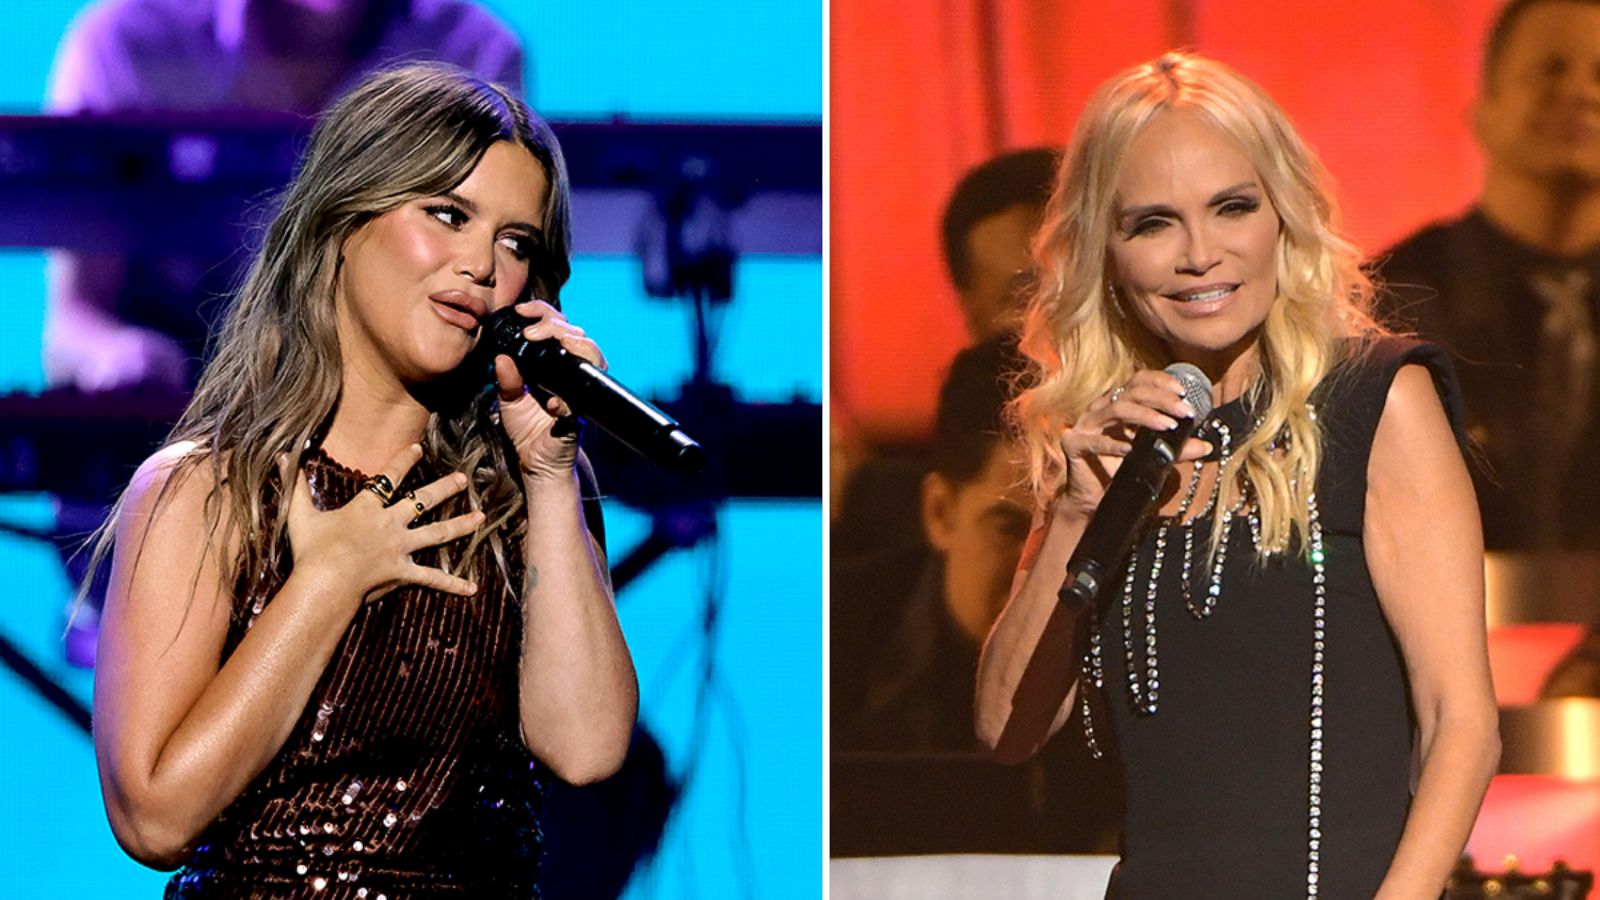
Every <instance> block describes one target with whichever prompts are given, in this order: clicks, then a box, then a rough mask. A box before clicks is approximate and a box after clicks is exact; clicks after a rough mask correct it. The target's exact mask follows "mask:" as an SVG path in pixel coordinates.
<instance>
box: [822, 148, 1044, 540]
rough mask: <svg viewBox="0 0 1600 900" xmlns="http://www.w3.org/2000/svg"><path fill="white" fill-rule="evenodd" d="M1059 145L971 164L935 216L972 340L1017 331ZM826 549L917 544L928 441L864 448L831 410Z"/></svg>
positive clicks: (857, 437)
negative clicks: (1032, 243) (831, 485)
mask: <svg viewBox="0 0 1600 900" xmlns="http://www.w3.org/2000/svg"><path fill="white" fill-rule="evenodd" d="M1059 159H1060V154H1059V152H1058V151H1057V150H1055V149H1053V148H1049V147H1032V148H1028V149H1025V150H1013V151H1009V152H1006V153H1002V154H1001V155H999V156H996V157H994V158H993V159H990V160H987V161H985V162H983V163H980V164H979V165H977V166H975V167H973V168H972V169H970V170H968V171H967V172H966V173H965V174H964V175H962V177H961V180H960V181H959V182H958V183H957V184H956V188H955V191H954V192H953V193H952V194H951V195H950V201H949V203H948V204H947V205H946V206H945V212H944V218H943V221H942V222H941V223H940V235H941V245H942V246H943V248H944V260H945V267H946V269H947V270H948V271H949V273H950V282H951V284H952V285H953V286H954V287H955V290H956V301H957V303H958V304H959V305H960V307H961V314H962V318H963V319H964V320H965V322H966V325H967V333H968V334H969V335H970V337H971V338H972V340H973V341H974V342H977V341H983V340H987V339H990V338H995V337H997V336H999V335H1003V334H1006V333H1009V332H1014V331H1015V330H1016V329H1017V326H1018V325H1019V324H1020V323H1021V318H1022V305H1021V300H1020V294H1019V287H1020V286H1022V284H1023V283H1025V281H1026V277H1027V272H1028V271H1029V269H1030V263H1029V261H1028V242H1029V240H1030V239H1031V238H1032V236H1033V230H1034V229H1035V228H1036V227H1038V224H1039V220H1040V218H1041V217H1042V215H1043V212H1044V203H1045V200H1046V199H1047V198H1048V197H1049V195H1050V186H1051V181H1052V179H1053V178H1054V177H1055V167H1056V163H1057V162H1058V161H1059ZM834 426H835V428H834V432H833V435H832V441H833V447H834V449H835V453H834V456H833V462H834V467H833V472H834V478H835V480H836V482H837V483H839V486H838V488H837V489H836V491H837V494H838V497H837V502H836V503H835V504H834V507H833V514H834V515H833V528H832V530H831V533H830V538H829V540H830V547H831V553H832V555H833V558H834V559H842V558H849V557H852V556H856V555H860V554H862V553H872V552H877V551H881V550H884V549H887V548H892V547H896V546H905V545H908V544H914V543H918V542H920V541H921V539H922V538H921V528H920V527H919V526H918V524H917V520H916V516H914V515H913V514H912V513H913V510H915V509H916V507H917V501H916V499H915V498H916V497H917V496H918V494H919V493H920V491H921V485H922V482H923V476H924V475H925V474H927V472H928V461H927V457H926V453H925V448H922V447H899V448H895V447H877V448H872V447H867V446H865V445H864V443H863V442H861V441H860V440H859V436H857V435H855V434H852V433H850V431H849V429H848V426H847V425H844V424H842V420H840V419H838V417H837V416H836V421H835V422H834Z"/></svg>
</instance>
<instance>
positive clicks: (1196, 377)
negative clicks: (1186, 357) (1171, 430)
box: [1167, 362, 1211, 422]
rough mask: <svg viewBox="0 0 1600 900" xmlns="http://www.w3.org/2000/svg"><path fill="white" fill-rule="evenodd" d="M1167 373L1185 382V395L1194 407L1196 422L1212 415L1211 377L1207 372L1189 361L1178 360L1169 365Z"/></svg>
mask: <svg viewBox="0 0 1600 900" xmlns="http://www.w3.org/2000/svg"><path fill="white" fill-rule="evenodd" d="M1167 374H1169V375H1172V376H1173V377H1175V378H1177V379H1178V380H1179V381H1181V382H1183V397H1184V399H1185V400H1188V401H1189V405H1190V406H1192V407H1194V412H1195V416H1194V420H1195V421H1196V422H1201V421H1204V420H1205V417H1206V416H1209V415H1211V379H1209V378H1207V377H1206V373H1204V372H1202V371H1200V369H1199V368H1198V367H1196V366H1192V365H1190V364H1189V363H1185V362H1178V363H1173V364H1172V365H1170V366H1167Z"/></svg>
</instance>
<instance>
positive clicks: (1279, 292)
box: [976, 53, 1498, 900]
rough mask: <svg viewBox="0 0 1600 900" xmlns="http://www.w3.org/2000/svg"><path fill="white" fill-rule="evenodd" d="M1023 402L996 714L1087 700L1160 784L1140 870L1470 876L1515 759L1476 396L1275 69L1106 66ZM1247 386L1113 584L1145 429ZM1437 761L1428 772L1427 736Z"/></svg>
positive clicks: (1098, 736) (1036, 326)
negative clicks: (1289, 101)
mask: <svg viewBox="0 0 1600 900" xmlns="http://www.w3.org/2000/svg"><path fill="white" fill-rule="evenodd" d="M1034 256H1035V261H1036V264H1037V266H1038V269H1039V273H1040V277H1039V284H1038V287H1037V289H1036V290H1035V292H1034V294H1033V296H1032V298H1031V302H1030V304H1029V308H1028V312H1027V318H1026V325H1025V329H1024V336H1023V349H1024V352H1025V353H1026V354H1027V356H1028V357H1029V359H1030V361H1031V366H1030V371H1029V374H1028V377H1027V379H1026V382H1027V384H1026V390H1025V391H1024V392H1023V393H1022V394H1021V395H1020V396H1019V397H1018V399H1017V400H1016V402H1015V404H1014V407H1013V412H1014V414H1015V415H1014V419H1015V422H1016V424H1017V426H1018V428H1019V430H1020V432H1021V434H1022V437H1023V438H1024V440H1025V441H1026V444H1027V446H1028V449H1029V456H1030V460H1029V461H1030V464H1031V472H1032V486H1033V491H1034V495H1035V498H1036V502H1037V506H1036V513H1035V517H1034V527H1033V532H1032V535H1031V537H1030V539H1029V541H1028V544H1027V548H1026V550H1025V551H1024V553H1023V558H1022V561H1021V563H1020V565H1019V568H1018V571H1017V575H1016V579H1015V581H1014V584H1013V588H1012V596H1011V599H1010V602H1009V604H1008V605H1007V607H1006V609H1005V611H1004V613H1002V614H1001V616H1000V618H999V619H998V621H997V622H996V624H995V626H994V628H993V630H992V632H991V633H990V635H989V638H988V640H987V642H986V644H985V647H984V651H983V655H982V659H981V661H980V664H979V669H978V692H977V711H976V712H977V728H978V732H979V736H980V737H981V738H982V739H983V740H984V741H985V743H987V744H988V745H989V746H990V747H992V748H994V749H995V752H996V753H997V755H999V756H1000V757H1001V758H1004V759H1019V758H1022V757H1025V756H1027V755H1029V754H1031V753H1032V752H1034V751H1035V750H1036V749H1038V747H1039V746H1040V745H1041V744H1042V743H1043V742H1044V741H1045V740H1046V739H1048V738H1049V737H1050V735H1052V734H1054V733H1055V732H1056V731H1057V730H1058V729H1059V728H1061V727H1062V725H1063V724H1064V723H1065V722H1066V721H1067V720H1068V718H1069V717H1071V716H1072V715H1073V713H1074V712H1076V713H1077V714H1078V717H1080V718H1081V731H1082V732H1083V733H1082V734H1081V735H1076V736H1073V737H1072V738H1071V739H1077V740H1088V741H1089V742H1090V745H1091V747H1092V748H1093V749H1095V750H1096V752H1107V753H1114V754H1115V755H1116V756H1117V757H1118V759H1119V761H1120V763H1121V765H1122V767H1123V771H1124V775H1125V777H1126V782H1127V804H1126V805H1127V813H1126V820H1125V827H1124V834H1123V858H1122V862H1121V864H1120V866H1119V873H1118V876H1117V878H1116V879H1114V882H1113V886H1112V891H1113V895H1114V896H1120V897H1127V898H1166V897H1174V896H1203V897H1223V896H1226V897H1235V898H1246V897H1249V898H1255V897H1260V898H1283V897H1293V896H1304V897H1323V898H1338V900H1347V898H1348V900H1353V898H1363V900H1366V898H1371V897H1374V896H1376V897H1381V898H1385V900H1390V898H1425V897H1426V898H1436V897H1438V896H1439V895H1440V892H1441V890H1442V889H1443V886H1444V884H1445V880H1446V878H1447V877H1448V873H1449V871H1450V868H1451V866H1452V865H1453V864H1454V862H1455V860H1456V858H1457V856H1458V855H1459V853H1460V851H1461V848H1462V846H1463V845H1464V844H1465V842H1466V839H1467V835H1468V833H1469V831H1470V829H1471V827H1472V823H1473V819H1474V817H1475V815H1476V812H1477V809H1478V805H1479V803H1480V802H1481V800H1482V797H1483V793H1484V791H1485V789H1486V787H1487V784H1488V780H1489V777H1490V775H1491V774H1492V773H1493V771H1494V767H1495V761H1496V759H1497V758H1498V739H1497V736H1496V713H1495V704H1494V697H1493V693H1492V690H1491V687H1490V682H1489V669H1488V660H1487V650H1486V637H1485V625H1484V612H1483V570H1482V537H1481V534H1480V527H1479V523H1478V517H1477V508H1476V505H1475V503H1474V500H1473V494H1472V486H1471V481H1470V479H1469V477H1468V473H1467V469H1466V465H1465V463H1464V460H1463V454H1462V452H1461V449H1460V446H1461V445H1460V442H1459V430H1458V423H1459V421H1460V419H1459V409H1458V407H1459V394H1458V390H1457V388H1456V384H1455V380H1454V375H1453V373H1452V371H1451V369H1450V366H1449V363H1448V361H1447V360H1446V359H1445V358H1444V356H1443V353H1442V351H1440V350H1439V349H1438V348H1436V347H1432V346H1429V345H1425V344H1419V343H1416V342H1413V341H1407V340H1402V339H1400V338H1396V337H1393V336H1390V335H1388V334H1386V333H1385V332H1384V331H1383V329H1381V328H1380V327H1379V326H1378V325H1376V324H1375V323H1374V322H1373V320H1372V318H1371V317H1370V316H1369V314H1368V310H1369V309H1370V304H1371V297H1372V288H1371V285H1370V284H1369V283H1368V282H1367V280H1366V279H1365V278H1364V277H1363V275H1362V273H1361V269H1360V267H1359V260H1358V257H1357V254H1356V252H1355V250H1354V248H1353V247H1352V246H1351V245H1349V244H1348V243H1347V242H1346V241H1344V240H1343V239H1342V238H1341V237H1340V236H1339V233H1338V231H1337V216H1336V209H1335V205H1334V202H1333V199H1332V193H1331V190H1330V187H1329V185H1328V183H1327V180H1326V176H1325V174H1324V173H1323V170H1322V168H1321V166H1320V165H1319V163H1318V162H1317V160H1316V158H1315V156H1314V155H1313V154H1312V152H1311V151H1310V149H1309V148H1308V147H1307V146H1306V145H1305V144H1304V143H1303V142H1302V141H1301V139H1300V138H1299V136H1298V135H1297V134H1296V133H1295V131H1294V129H1293V127H1292V125H1291V124H1290V123H1289V121H1288V119H1287V117H1286V116H1285V115H1284V114H1283V112H1282V111H1281V110H1280V109H1279V108H1278V107H1277V106H1276V105H1275V104H1274V103H1273V101H1272V100H1271V99H1270V98H1269V97H1267V95H1266V94H1265V93H1264V92H1262V91H1261V90H1260V88H1258V87H1256V86H1255V85H1253V84H1252V83H1250V82H1249V81H1247V80H1246V79H1244V78H1243V77H1241V76H1240V75H1238V74H1237V73H1235V72H1233V71H1232V70H1231V69H1229V68H1227V67H1226V66H1223V65H1220V64H1218V63H1216V62H1212V61H1209V60H1206V59H1203V58H1200V57H1197V56H1193V55H1187V54H1179V53H1173V54H1168V55H1166V56H1163V57H1161V58H1160V59H1158V60H1156V61H1154V62H1152V63H1149V64H1147V65H1142V66H1138V67H1136V68H1134V69H1131V70H1129V71H1127V72H1125V73H1123V74H1122V75H1119V76H1118V77H1116V78H1114V79H1112V80H1111V81H1110V82H1108V83H1107V84H1105V85H1104V86H1102V87H1101V88H1100V90H1099V92H1098V93H1097V94H1096V95H1095V97H1094V98H1093V99H1092V100H1091V102H1090V104H1089V106H1088V108H1087V109H1086V110H1085V112H1084V114H1083V116H1082V118H1081V120H1080V121H1079V123H1078V126H1077V130H1076V133H1075V135H1074V138H1073V141H1072V145H1071V148H1070V150H1069V152H1068V155H1067V157H1066V159H1065V160H1064V161H1063V164H1062V168H1061V171H1060V174H1059V176H1058V179H1057V184H1056V187H1055V190H1054V194H1053V196H1052V197H1051V199H1050V203H1049V206H1048V207H1047V212H1046V218H1045V222H1044V224H1043V226H1042V228H1041V230H1040V232H1039V234H1038V235H1037V237H1036V241H1035V253H1034ZM1180 361H1181V362H1186V363H1190V364H1192V365H1194V366H1197V367H1198V368H1199V369H1201V370H1202V371H1203V372H1205V374H1206V375H1207V376H1208V377H1209V379H1210V381H1211V383H1212V385H1213V388H1212V390H1213V397H1212V399H1213V401H1214V404H1215V409H1214V410H1213V411H1212V413H1211V414H1210V416H1209V417H1206V418H1205V419H1204V421H1203V423H1202V425H1201V426H1200V429H1199V430H1198V431H1197V432H1196V437H1194V438H1191V439H1190V440H1189V441H1188V442H1187V443H1186V444H1185V445H1184V446H1183V447H1182V452H1181V453H1180V455H1179V458H1178V462H1177V464H1176V465H1175V466H1174V467H1173V472H1172V474H1171V476H1170V477H1169V479H1168V483H1167V485H1166V489H1165V492H1164V494H1163V495H1162V497H1161V498H1160V500H1159V501H1158V502H1159V503H1160V509H1159V510H1158V511H1157V513H1156V514H1155V515H1154V516H1153V517H1152V518H1151V520H1150V521H1148V522H1147V523H1146V527H1145V529H1144V530H1143V532H1142V533H1141V536H1140V537H1139V538H1138V539H1137V540H1136V542H1135V544H1134V548H1133V550H1132V551H1131V552H1130V553H1129V555H1128V557H1127V560H1126V562H1125V564H1124V566H1123V568H1122V569H1121V570H1119V571H1118V572H1117V573H1116V577H1115V578H1113V579H1112V583H1111V585H1110V589H1109V590H1107V591H1105V592H1104V593H1103V594H1102V596H1101V600H1100V602H1098V603H1096V604H1092V605H1090V608H1084V609H1076V608H1072V607H1071V606H1069V605H1068V604H1067V603H1065V602H1063V601H1060V600H1058V591H1059V590H1060V588H1061V586H1062V583H1063V580H1064V577H1065V571H1066V563H1067V560H1068V559H1069V557H1070V556H1071V555H1072V552H1073V549H1074V547H1075V546H1076V544H1077V543H1078V541H1079V539H1080V537H1081V536H1082V535H1083V534H1084V530H1085V526H1086V524H1087V522H1088V521H1089V519H1090V517H1091V516H1092V515H1093V513H1094V512H1095V509H1096V507H1097V506H1098V504H1099V502H1100V500H1101V497H1102V494H1103V492H1104V489H1105V486H1106V485H1107V483H1108V482H1109V480H1110V478H1111V476H1112V474H1113V473H1114V472H1115V471H1116V468H1117V465H1118V462H1119V460H1120V458H1121V457H1122V456H1124V455H1125V454H1126V453H1127V452H1128V450H1129V447H1130V439H1131V436H1132V434H1133V432H1134V431H1135V430H1136V429H1138V428H1141V427H1142V428H1151V429H1156V430H1166V429H1169V428H1172V427H1173V426H1175V425H1176V424H1177V422H1178V420H1181V419H1183V418H1185V417H1192V416H1195V415H1196V410H1195V409H1194V408H1193V407H1192V406H1191V404H1190V403H1189V402H1188V401H1187V400H1186V399H1185V398H1184V393H1183V386H1182V385H1181V384H1180V383H1179V381H1178V379H1177V378H1175V377H1174V376H1172V375H1170V374H1168V373H1166V372H1164V371H1163V369H1164V367H1166V366H1167V365H1169V364H1171V363H1174V362H1180ZM1414 745H1415V747H1416V748H1417V750H1418V753H1419V756H1420V763H1421V767H1420V774H1419V775H1418V778H1417V780H1416V783H1415V786H1414V789H1413V784H1412V781H1411V760H1412V751H1413V746H1414Z"/></svg>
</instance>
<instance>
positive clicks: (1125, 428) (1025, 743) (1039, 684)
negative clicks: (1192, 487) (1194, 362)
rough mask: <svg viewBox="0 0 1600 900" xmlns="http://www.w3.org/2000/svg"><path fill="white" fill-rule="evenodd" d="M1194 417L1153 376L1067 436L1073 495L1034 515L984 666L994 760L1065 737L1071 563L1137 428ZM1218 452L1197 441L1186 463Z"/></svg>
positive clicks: (1173, 389)
mask: <svg viewBox="0 0 1600 900" xmlns="http://www.w3.org/2000/svg"><path fill="white" fill-rule="evenodd" d="M1194 414H1195V411H1194V409H1193V408H1192V407H1190V406H1189V404H1188V402H1187V401H1186V400H1185V399H1184V388H1183V384H1182V383H1181V382H1179V381H1178V379H1177V378H1175V377H1174V376H1172V375H1170V374H1168V373H1166V372H1162V371H1159V370H1152V369H1146V370H1142V371H1140V372H1137V373H1135V374H1134V376H1133V377H1132V378H1131V379H1129V381H1128V383H1127V384H1126V385H1125V386H1124V387H1123V389H1121V390H1119V391H1117V392H1115V394H1114V395H1107V396H1105V397H1101V398H1100V399H1098V400H1097V401H1095V402H1094V403H1092V404H1090V406H1089V408H1088V409H1087V410H1086V411H1085V412H1084V414H1083V415H1082V416H1081V417H1080V418H1079V420H1078V421H1077V422H1075V423H1074V424H1073V426H1072V427H1071V428H1069V429H1068V430H1067V431H1066V432H1065V433H1064V434H1063V435H1062V436H1061V448H1062V452H1063V453H1064V454H1065V455H1066V459H1067V466H1068V477H1067V484H1066V488H1065V489H1064V490H1063V491H1062V493H1061V495H1060V496H1058V497H1056V498H1055V501H1054V502H1053V503H1052V504H1051V505H1050V507H1049V508H1048V509H1041V510H1038V511H1036V512H1035V514H1034V520H1033V529H1032V532H1031V533H1030V534H1029V536H1028V543H1027V545H1026V546H1025V547H1024V548H1023V552H1022V559H1021V560H1020V561H1019V563H1018V565H1017V575H1016V578H1015V579H1013V581H1012V586H1011V599H1010V600H1009V601H1007V603H1006V608H1005V609H1004V610H1003V611H1002V612H1001V613H1000V616H999V618H997V619H996V620H995V624H994V627H993V628H992V629H991V630H990V632H989V637H988V639H987V640H985V641H984V645H983V653H982V655H981V656H980V657H979V659H978V695H977V703H976V710H975V717H976V720H977V731H978V739H979V740H981V741H983V743H984V744H985V745H986V746H987V747H989V748H990V749H991V750H993V751H994V754H995V756H996V758H998V759H1000V760H1002V761H1006V762H1017V761H1020V760H1023V759H1026V758H1027V757H1029V756H1031V755H1032V754H1033V753H1034V752H1036V751H1037V750H1038V749H1039V748H1040V747H1041V746H1043V745H1044V742H1045V741H1046V740H1048V739H1049V738H1050V736H1051V735H1052V734H1055V732H1056V731H1058V730H1060V728H1061V726H1062V725H1063V724H1064V723H1065V722H1066V720H1067V718H1068V716H1069V715H1070V713H1071V710H1072V697H1073V694H1072V686H1073V678H1074V665H1075V663H1076V660H1074V659H1073V654H1072V648H1073V642H1074V639H1075V637H1076V632H1077V629H1078V623H1079V620H1080V618H1081V611H1079V610H1074V609H1070V608H1068V607H1066V606H1063V605H1062V604H1061V603H1060V602H1059V600H1057V597H1056V595H1057V593H1058V592H1059V591H1060V590H1061V585H1062V584H1063V583H1065V581H1066V575H1067V561H1068V560H1069V559H1070V558H1071V557H1072V551H1073V550H1074V549H1075V548H1076V547H1077V545H1078V541H1079V540H1081V539H1082V537H1083V532H1084V528H1085V527H1086V526H1087V525H1088V523H1089V520H1090V518H1091V517H1092V516H1093V515H1094V511H1095V509H1096V508H1097V507H1098V506H1099V504H1100V499H1101V497H1102V495H1103V494H1104V491H1105V486H1106V483H1107V482H1108V481H1109V479H1110V477H1111V475H1112V474H1114V473H1115V472H1116V468H1117V465H1118V463H1119V461H1120V458H1121V457H1123V456H1126V455H1127V453H1128V450H1129V447H1130V444H1129V441H1128V438H1129V436H1130V435H1131V434H1132V433H1133V431H1134V429H1136V428H1139V427H1146V428H1154V429H1157V430H1160V431H1165V430H1167V429H1169V428H1172V427H1173V426H1174V425H1176V424H1177V418H1180V417H1185V416H1193V415H1194ZM1209 450H1210V446H1209V445H1208V444H1206V443H1205V442H1204V441H1198V440H1193V439H1190V440H1189V441H1188V442H1187V443H1186V444H1185V445H1184V447H1183V448H1182V452H1181V453H1180V454H1179V456H1178V459H1179V461H1183V462H1187V461H1191V460H1195V459H1199V458H1200V457H1201V456H1203V455H1205V454H1206V453H1207V452H1208V451H1209Z"/></svg>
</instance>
